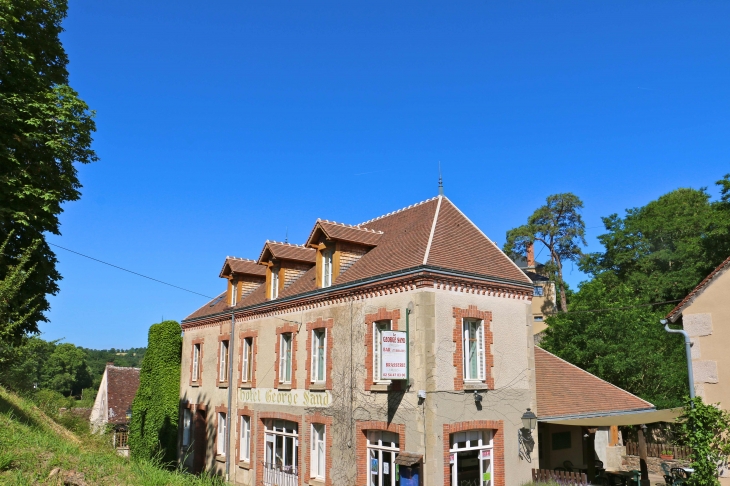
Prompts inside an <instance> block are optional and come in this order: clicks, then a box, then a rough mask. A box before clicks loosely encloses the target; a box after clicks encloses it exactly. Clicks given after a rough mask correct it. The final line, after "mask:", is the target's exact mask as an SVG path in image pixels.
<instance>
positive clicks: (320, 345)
mask: <svg viewBox="0 0 730 486" xmlns="http://www.w3.org/2000/svg"><path fill="white" fill-rule="evenodd" d="M326 365H327V331H326V329H313V330H312V383H314V382H321V381H326V380H327V377H326Z"/></svg>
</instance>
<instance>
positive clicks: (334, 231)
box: [306, 219, 383, 246]
mask: <svg viewBox="0 0 730 486" xmlns="http://www.w3.org/2000/svg"><path fill="white" fill-rule="evenodd" d="M320 231H321V232H322V233H324V235H325V236H326V237H327V238H329V239H330V240H339V241H347V242H350V243H357V244H360V245H364V246H376V245H377V244H378V242H379V241H380V237H381V236H382V235H383V232H382V231H376V230H371V229H368V228H365V227H363V226H350V225H347V224H343V223H335V222H334V221H327V220H321V219H318V220H317V222H316V223H315V225H314V228H312V231H311V232H310V233H309V238H308V239H307V243H306V246H309V245H310V244H316V243H317V241H315V237H316V236H317V235H318V233H319V232H320Z"/></svg>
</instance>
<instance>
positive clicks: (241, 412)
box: [233, 407, 256, 469]
mask: <svg viewBox="0 0 730 486" xmlns="http://www.w3.org/2000/svg"><path fill="white" fill-rule="evenodd" d="M242 416H246V417H248V419H249V422H248V423H249V424H250V427H251V444H250V445H249V446H250V452H249V461H248V462H246V461H241V460H240V457H241V417H242ZM235 430H236V456H235V460H234V461H233V463H234V464H238V466H239V467H242V468H244V469H251V468H252V467H253V465H254V464H255V463H256V455H255V452H256V451H255V450H254V449H255V447H254V445H255V444H256V418H255V413H254V411H253V410H252V409H250V408H248V407H245V408H239V409H238V413H236V427H235Z"/></svg>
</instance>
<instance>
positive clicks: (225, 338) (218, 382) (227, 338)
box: [215, 333, 231, 387]
mask: <svg viewBox="0 0 730 486" xmlns="http://www.w3.org/2000/svg"><path fill="white" fill-rule="evenodd" d="M222 341H228V347H229V352H228V355H229V356H230V354H231V353H230V346H231V335H230V333H229V334H221V335H220V336H218V352H217V353H216V354H217V356H218V364H217V365H216V369H217V370H218V373H216V376H215V385H216V386H221V387H226V386H228V370H226V371H225V373H226V379H225V380H221V379H220V378H221V342H222ZM229 366H230V363H229Z"/></svg>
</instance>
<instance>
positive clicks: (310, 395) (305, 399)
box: [238, 388, 332, 407]
mask: <svg viewBox="0 0 730 486" xmlns="http://www.w3.org/2000/svg"><path fill="white" fill-rule="evenodd" d="M238 400H239V402H243V403H264V404H270V405H289V406H291V407H329V406H330V403H332V394H331V393H330V392H329V391H327V390H324V391H312V392H310V391H308V390H300V389H295V390H277V389H275V388H251V389H248V390H246V389H241V390H239V396H238Z"/></svg>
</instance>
